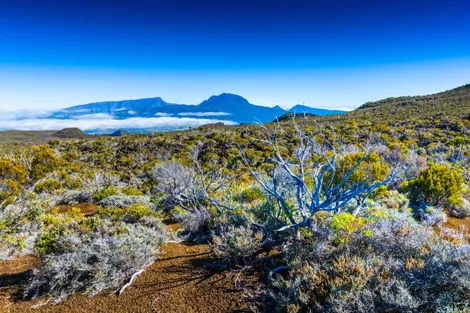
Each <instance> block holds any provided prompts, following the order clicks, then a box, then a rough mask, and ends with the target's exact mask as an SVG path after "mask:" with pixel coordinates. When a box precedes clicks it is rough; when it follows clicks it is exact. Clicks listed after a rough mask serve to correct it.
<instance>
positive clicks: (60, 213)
mask: <svg viewBox="0 0 470 313" xmlns="http://www.w3.org/2000/svg"><path fill="white" fill-rule="evenodd" d="M469 90H470V87H469V86H464V87H462V88H459V89H456V90H453V91H450V92H448V93H443V94H440V95H435V96H426V97H415V98H412V97H406V98H395V99H387V100H384V101H381V102H378V103H370V104H367V105H365V106H363V107H362V108H360V109H358V110H355V111H353V112H350V113H348V114H344V115H341V116H340V115H337V116H327V117H315V116H306V117H295V116H292V119H285V120H283V121H280V122H275V123H269V124H266V125H263V126H252V125H251V126H250V125H243V126H237V127H222V126H221V127H216V128H214V127H206V128H201V129H195V130H189V131H184V132H174V133H156V134H149V135H127V136H125V137H99V138H94V139H93V140H91V139H89V138H81V139H75V140H65V139H63V138H60V139H54V140H51V141H49V142H48V143H47V144H44V145H41V146H36V145H24V144H14V145H13V144H12V145H5V146H2V149H1V150H0V151H1V152H0V257H1V258H2V259H6V258H9V257H11V256H18V255H30V254H34V255H36V256H38V258H40V260H41V262H40V263H39V264H40V265H38V266H37V268H36V269H35V270H34V271H33V274H32V275H31V277H30V279H29V280H28V281H27V282H26V283H25V285H24V296H25V297H26V298H37V297H42V296H46V297H49V298H51V299H52V300H53V301H54V302H59V301H62V300H64V299H65V298H67V297H68V296H70V295H72V294H73V293H75V292H84V293H86V294H88V295H90V296H93V295H97V294H99V293H103V292H114V291H116V290H120V289H121V288H123V286H127V285H128V284H129V283H132V281H133V278H134V277H135V275H136V274H138V273H140V272H141V271H142V270H143V269H145V268H146V266H148V265H149V264H150V263H151V262H153V261H154V260H155V258H156V257H157V256H158V251H159V248H160V247H161V246H162V245H164V244H165V241H166V238H167V236H166V230H165V227H164V226H163V224H162V222H161V219H162V218H166V219H173V220H175V221H177V222H178V223H179V224H180V225H181V227H182V229H180V230H179V231H178V234H170V235H169V236H168V238H172V239H175V238H176V239H178V240H186V241H195V242H199V243H201V242H204V243H208V244H210V246H211V247H212V249H213V251H214V256H215V257H216V258H218V260H217V262H215V263H216V264H222V267H223V268H225V269H228V270H230V271H234V272H237V271H238V272H240V271H252V272H257V273H258V274H260V276H262V277H265V279H264V280H263V281H262V285H261V286H260V290H261V293H262V295H261V296H262V297H263V299H264V300H266V299H270V301H265V302H266V303H268V305H272V307H269V308H267V310H268V311H275V310H277V311H281V312H366V311H367V312H384V311H385V312H465V310H466V309H467V308H468V307H469V306H470V298H469V297H468V294H469V293H470V285H469V282H470V248H469V244H468V241H467V239H466V238H465V235H464V232H463V230H462V231H460V230H450V229H448V228H446V227H445V225H444V223H445V221H446V218H447V215H448V214H449V215H453V216H458V217H465V216H470V202H469V200H470V193H469V187H468V186H469V183H470V171H469V170H470V142H469V140H468V138H470V137H469V136H470V132H469V131H468V129H469V128H470V119H469V117H470V111H469V110H470V105H469V102H468V101H469V95H470V92H469ZM90 208H91V209H90ZM235 276H237V275H235ZM126 283H128V284H126ZM124 288H125V287H124ZM258 295H259V294H258Z"/></svg>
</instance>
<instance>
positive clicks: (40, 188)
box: [34, 179, 63, 193]
mask: <svg viewBox="0 0 470 313" xmlns="http://www.w3.org/2000/svg"><path fill="white" fill-rule="evenodd" d="M62 188H63V184H62V183H61V182H59V181H57V180H55V179H47V180H45V181H43V182H40V183H39V184H37V185H36V186H35V187H34V191H35V192H37V193H41V192H51V191H56V190H59V189H62Z"/></svg>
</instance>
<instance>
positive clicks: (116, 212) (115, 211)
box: [98, 203, 157, 221]
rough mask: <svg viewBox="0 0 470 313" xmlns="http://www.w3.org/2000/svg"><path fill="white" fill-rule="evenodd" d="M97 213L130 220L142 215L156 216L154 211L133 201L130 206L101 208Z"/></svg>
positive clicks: (137, 218) (116, 218)
mask: <svg viewBox="0 0 470 313" xmlns="http://www.w3.org/2000/svg"><path fill="white" fill-rule="evenodd" d="M98 214H99V215H100V216H103V217H107V218H111V219H115V220H122V219H125V220H131V221H136V220H139V219H140V218H142V217H144V216H156V215H157V214H156V212H155V211H153V210H152V209H150V208H149V207H148V206H146V205H145V204H142V203H134V204H132V205H131V206H129V207H127V208H125V209H122V208H102V209H99V210H98Z"/></svg>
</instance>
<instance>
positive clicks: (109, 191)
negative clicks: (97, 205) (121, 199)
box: [93, 186, 119, 202]
mask: <svg viewBox="0 0 470 313" xmlns="http://www.w3.org/2000/svg"><path fill="white" fill-rule="evenodd" d="M118 193H119V190H118V189H117V188H116V187H112V186H111V187H105V188H103V189H101V190H99V191H97V192H94V193H93V199H94V200H95V201H96V202H100V201H101V200H104V199H106V198H108V197H110V196H114V195H117V194H118Z"/></svg>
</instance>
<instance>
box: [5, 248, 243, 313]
mask: <svg viewBox="0 0 470 313" xmlns="http://www.w3.org/2000/svg"><path fill="white" fill-rule="evenodd" d="M210 257H211V252H210V248H209V246H208V245H191V244H185V243H169V244H167V245H166V246H165V247H164V248H163V249H162V253H161V254H160V257H159V260H158V261H156V262H155V263H154V264H153V265H151V266H150V267H148V268H147V270H146V271H145V272H144V273H143V274H142V275H140V276H139V277H138V278H137V279H136V281H135V282H134V284H133V285H132V286H131V287H129V288H128V289H126V290H125V291H124V293H123V294H122V295H121V296H116V295H107V294H105V295H101V296H98V297H94V298H89V297H86V296H84V295H74V296H72V297H71V298H69V299H68V300H66V301H64V302H62V303H61V304H59V305H56V306H52V305H45V306H42V307H40V308H38V309H32V308H31V306H33V305H34V304H37V303H38V302H40V301H22V300H18V299H16V300H15V296H14V295H15V293H18V291H19V290H20V289H19V287H18V282H19V281H21V279H24V278H25V277H26V275H27V271H28V270H29V269H30V268H31V267H32V266H33V265H34V262H33V261H32V260H31V258H29V259H23V261H25V262H24V264H23V265H21V259H19V260H16V261H15V262H16V263H15V264H13V263H12V264H10V265H11V266H10V265H9V267H8V268H11V267H13V266H16V272H15V271H14V270H10V273H7V270H5V269H6V268H7V267H6V266H3V271H1V270H0V281H2V282H4V283H3V285H0V305H1V308H0V312H8V313H14V312H21V313H23V312H24V313H26V312H61V313H69V312H70V313H72V312H73V313H79V312H103V313H108V312H109V313H111V312H113V313H115V312H116V313H117V312H132V313H137V312H159V313H163V312H178V313H179V312H184V313H192V312H211V313H212V312H252V310H251V309H250V304H249V303H248V301H247V299H246V298H245V297H244V292H243V290H241V289H238V288H235V286H234V280H233V278H232V277H231V276H230V275H228V274H227V273H226V272H222V271H220V270H217V271H216V270H211V269H209V268H208V267H206V266H204V265H205V264H207V262H209V260H210ZM13 272H15V273H13ZM12 274H13V275H16V276H8V275H12ZM7 277H10V278H11V277H13V278H15V279H10V281H7Z"/></svg>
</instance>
